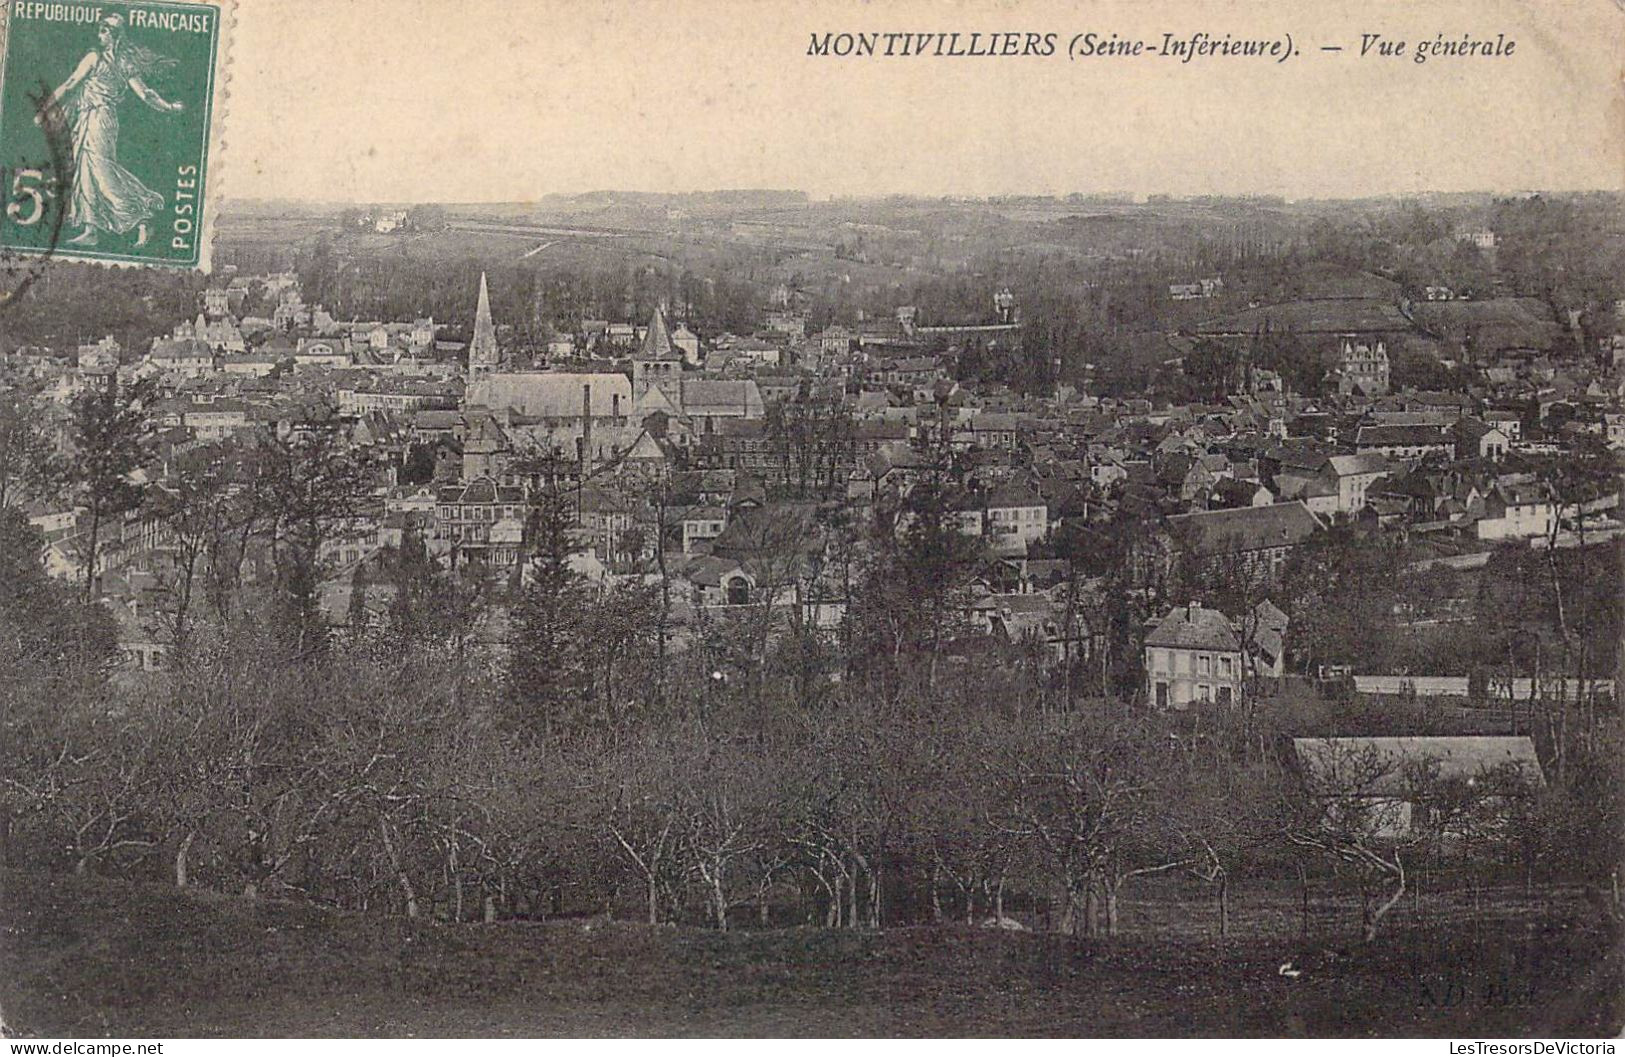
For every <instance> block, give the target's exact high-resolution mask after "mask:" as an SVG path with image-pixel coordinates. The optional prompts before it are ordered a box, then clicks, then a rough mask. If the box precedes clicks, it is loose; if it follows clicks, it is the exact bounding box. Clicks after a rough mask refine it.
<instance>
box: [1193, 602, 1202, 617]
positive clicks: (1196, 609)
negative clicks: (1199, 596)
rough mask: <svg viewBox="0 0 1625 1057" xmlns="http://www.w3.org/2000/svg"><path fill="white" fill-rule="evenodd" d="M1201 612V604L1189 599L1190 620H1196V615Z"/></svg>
mask: <svg viewBox="0 0 1625 1057" xmlns="http://www.w3.org/2000/svg"><path fill="white" fill-rule="evenodd" d="M1201 611H1202V603H1201V602H1198V601H1197V600H1196V599H1194V598H1193V599H1191V606H1190V619H1192V620H1195V619H1196V614H1198V613H1200V612H1201Z"/></svg>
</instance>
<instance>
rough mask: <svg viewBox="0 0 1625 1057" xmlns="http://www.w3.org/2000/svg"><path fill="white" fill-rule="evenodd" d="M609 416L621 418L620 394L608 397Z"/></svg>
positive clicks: (612, 394)
mask: <svg viewBox="0 0 1625 1057" xmlns="http://www.w3.org/2000/svg"><path fill="white" fill-rule="evenodd" d="M609 414H610V417H611V418H620V417H621V394H620V393H611V394H610V397H609Z"/></svg>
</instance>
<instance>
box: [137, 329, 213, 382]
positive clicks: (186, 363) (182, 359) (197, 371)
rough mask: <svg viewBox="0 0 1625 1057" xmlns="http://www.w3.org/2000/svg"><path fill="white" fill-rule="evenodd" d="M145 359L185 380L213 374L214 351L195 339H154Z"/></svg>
mask: <svg viewBox="0 0 1625 1057" xmlns="http://www.w3.org/2000/svg"><path fill="white" fill-rule="evenodd" d="M147 359H148V360H150V361H151V362H152V364H153V365H154V366H156V367H159V368H162V369H163V370H166V371H174V372H175V373H176V374H179V375H182V376H184V377H187V378H199V377H202V376H203V375H206V374H213V373H214V349H212V348H211V347H209V346H208V345H206V344H205V343H203V342H201V341H198V340H197V339H195V338H155V339H153V342H152V352H151V353H149V354H148V356H147Z"/></svg>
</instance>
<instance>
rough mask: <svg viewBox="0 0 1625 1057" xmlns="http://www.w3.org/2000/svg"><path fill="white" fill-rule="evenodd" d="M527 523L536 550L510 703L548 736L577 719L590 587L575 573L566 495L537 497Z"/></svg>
mask: <svg viewBox="0 0 1625 1057" xmlns="http://www.w3.org/2000/svg"><path fill="white" fill-rule="evenodd" d="M529 521H530V524H529V529H528V531H527V536H528V538H530V539H531V540H533V541H534V543H533V548H534V550H533V553H532V555H531V557H530V560H529V562H528V563H527V565H526V567H525V570H524V574H523V575H524V579H523V582H522V584H521V586H520V588H519V597H518V601H517V602H516V603H515V604H514V606H513V612H512V617H511V624H512V631H511V633H510V635H509V640H510V643H509V645H510V649H509V654H508V673H507V683H508V697H509V700H510V703H511V704H512V706H513V707H514V708H515V710H516V713H515V715H514V716H513V718H514V719H515V720H516V721H517V723H518V725H519V726H520V727H521V728H523V729H527V730H529V731H531V732H532V733H533V734H539V735H542V736H550V735H551V734H552V733H553V732H554V729H555V726H556V725H557V724H559V723H561V722H565V721H573V720H574V719H575V718H576V717H575V716H574V715H573V714H572V709H573V706H574V705H575V704H576V703H577V702H578V701H579V699H580V696H581V693H582V691H583V690H584V685H583V678H582V645H583V644H582V638H581V624H580V619H579V616H580V613H581V611H582V609H583V607H584V605H585V602H586V597H585V585H584V584H583V583H582V580H581V577H580V575H579V574H578V573H576V572H575V570H573V569H571V568H570V563H569V558H570V551H571V548H570V541H569V536H568V533H569V527H570V515H569V512H568V510H567V509H566V505H565V499H564V496H563V495H562V494H559V493H556V492H554V493H544V494H541V495H539V496H538V497H537V499H536V500H535V502H534V503H533V504H532V507H531V511H530V518H529Z"/></svg>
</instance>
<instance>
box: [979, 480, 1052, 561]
mask: <svg viewBox="0 0 1625 1057" xmlns="http://www.w3.org/2000/svg"><path fill="white" fill-rule="evenodd" d="M982 505H983V508H984V509H985V510H986V511H987V521H986V526H987V527H986V532H987V537H988V541H989V542H990V544H991V545H992V547H993V550H994V552H995V553H997V554H1026V553H1027V544H1029V543H1033V542H1035V541H1037V540H1041V539H1043V538H1044V536H1045V535H1046V534H1047V533H1048V532H1049V506H1048V504H1046V503H1045V502H1044V500H1043V498H1042V497H1040V496H1039V495H1038V493H1036V492H1034V491H1033V490H1031V489H1030V488H1024V487H1017V486H1007V487H1004V488H1000V489H998V490H996V491H994V492H993V493H991V494H990V495H989V496H988V497H987V499H986V500H985V501H984V502H983V504H982Z"/></svg>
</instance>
